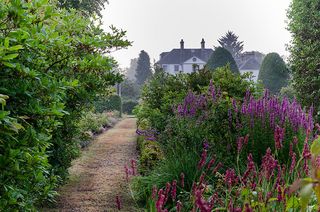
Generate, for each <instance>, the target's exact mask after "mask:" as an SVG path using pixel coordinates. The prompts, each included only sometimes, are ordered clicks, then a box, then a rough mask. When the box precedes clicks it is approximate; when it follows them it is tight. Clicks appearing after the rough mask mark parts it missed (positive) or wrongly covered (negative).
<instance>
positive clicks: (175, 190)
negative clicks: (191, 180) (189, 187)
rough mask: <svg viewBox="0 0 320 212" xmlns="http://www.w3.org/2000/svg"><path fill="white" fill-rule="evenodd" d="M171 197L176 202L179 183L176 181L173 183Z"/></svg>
mask: <svg viewBox="0 0 320 212" xmlns="http://www.w3.org/2000/svg"><path fill="white" fill-rule="evenodd" d="M171 197H172V199H173V200H175V199H176V197H177V181H176V180H174V181H173V182H172V189H171Z"/></svg>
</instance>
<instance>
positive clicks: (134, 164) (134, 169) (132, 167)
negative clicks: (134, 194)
mask: <svg viewBox="0 0 320 212" xmlns="http://www.w3.org/2000/svg"><path fill="white" fill-rule="evenodd" d="M136 166H137V161H136V160H134V159H132V160H131V169H132V175H133V176H135V175H136Z"/></svg>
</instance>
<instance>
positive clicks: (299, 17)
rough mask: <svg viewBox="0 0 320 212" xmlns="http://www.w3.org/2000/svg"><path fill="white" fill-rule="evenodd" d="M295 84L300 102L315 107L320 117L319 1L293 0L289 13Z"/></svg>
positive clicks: (291, 60)
mask: <svg viewBox="0 0 320 212" xmlns="http://www.w3.org/2000/svg"><path fill="white" fill-rule="evenodd" d="M288 19H289V24H288V29H289V31H290V32H291V34H292V43H291V46H290V47H289V50H290V53H291V56H290V67H291V70H292V76H293V87H294V89H295V90H296V91H297V97H298V99H299V101H300V102H301V103H302V104H303V105H304V106H308V107H310V106H311V105H313V106H314V108H315V115H316V114H318V120H320V119H319V117H320V78H319V69H320V41H319V36H320V27H319V23H320V16H319V0H307V1H299V0H293V1H292V4H291V6H290V9H289V12H288Z"/></svg>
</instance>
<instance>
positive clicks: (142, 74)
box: [136, 50, 152, 85]
mask: <svg viewBox="0 0 320 212" xmlns="http://www.w3.org/2000/svg"><path fill="white" fill-rule="evenodd" d="M151 76H152V71H151V65H150V57H149V55H148V53H147V52H145V51H144V50H142V51H141V52H140V54H139V58H138V62H137V69H136V79H137V83H138V84H139V85H142V84H144V82H145V81H146V80H147V79H148V78H150V77H151Z"/></svg>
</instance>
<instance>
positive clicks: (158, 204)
mask: <svg viewBox="0 0 320 212" xmlns="http://www.w3.org/2000/svg"><path fill="white" fill-rule="evenodd" d="M165 198H166V197H165V195H164V194H163V190H162V189H160V190H159V192H158V200H157V202H156V208H157V211H158V212H159V211H160V212H162V208H163V206H164V201H165Z"/></svg>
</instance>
